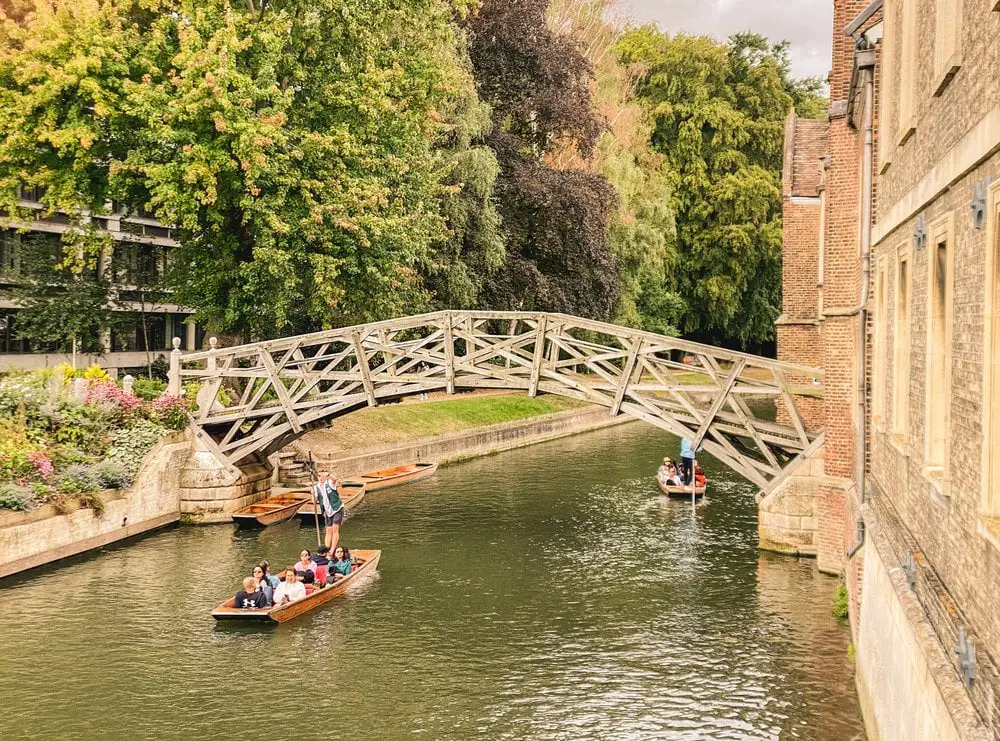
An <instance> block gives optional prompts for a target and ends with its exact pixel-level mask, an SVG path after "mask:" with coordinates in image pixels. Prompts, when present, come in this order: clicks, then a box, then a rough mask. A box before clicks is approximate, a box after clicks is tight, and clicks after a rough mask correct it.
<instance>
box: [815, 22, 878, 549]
mask: <svg viewBox="0 0 1000 741" xmlns="http://www.w3.org/2000/svg"><path fill="white" fill-rule="evenodd" d="M862 43H864V41H862ZM861 72H862V74H863V75H864V96H865V113H864V124H863V126H864V144H865V149H864V159H863V164H862V186H861V197H862V202H861V298H860V300H859V301H858V305H857V306H854V307H852V308H849V309H840V310H838V309H832V310H830V311H827V312H826V316H842V317H847V316H859V317H860V322H859V323H858V352H857V353H856V355H857V359H858V361H857V369H856V373H855V375H856V377H857V379H858V384H857V389H856V393H857V405H858V431H857V438H856V440H855V477H856V481H857V491H858V500H859V503H860V504H861V505H863V504H864V503H865V490H866V482H865V447H866V442H867V432H868V429H867V411H868V403H867V402H868V400H867V397H866V395H865V389H866V385H867V384H866V380H867V379H866V376H867V368H868V366H867V354H868V353H867V345H866V341H867V326H868V308H867V307H868V294H869V284H870V283H871V246H872V167H873V163H874V132H873V128H874V111H873V110H872V107H873V105H874V102H875V81H874V75H873V68H872V67H864V68H863V69H862V70H861ZM862 533H863V530H859V536H860V537H861V542H859V543H858V544H857V545H856V546H855V547H853V548H852V549H851V552H850V554H849V555H852V556H853V554H854V553H857V551H858V549H859V548H860V547H861V544H862V543H863V542H864V541H863V534H862Z"/></svg>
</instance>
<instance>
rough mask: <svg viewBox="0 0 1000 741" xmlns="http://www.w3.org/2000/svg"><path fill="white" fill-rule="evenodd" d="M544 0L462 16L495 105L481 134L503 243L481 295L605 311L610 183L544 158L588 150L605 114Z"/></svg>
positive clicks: (498, 0) (588, 73)
mask: <svg viewBox="0 0 1000 741" xmlns="http://www.w3.org/2000/svg"><path fill="white" fill-rule="evenodd" d="M548 7H549V0H484V2H483V3H482V4H481V6H480V7H479V8H478V9H477V10H476V11H475V12H474V13H473V14H472V15H471V17H470V19H469V22H468V23H467V26H466V27H467V28H468V29H469V31H470V33H471V48H470V52H471V58H472V64H473V68H474V70H475V77H476V84H477V87H478V90H479V95H480V97H481V98H482V99H483V100H484V101H485V102H487V103H489V104H490V106H492V109H493V128H492V131H491V133H490V134H489V136H488V138H487V142H488V143H489V145H490V147H491V148H492V149H493V150H494V151H495V152H496V155H497V159H498V162H499V165H500V175H499V178H498V179H497V185H496V196H497V202H498V208H499V212H500V216H501V218H502V220H503V236H504V239H505V241H506V247H507V260H506V263H505V264H504V267H503V269H502V270H499V271H496V272H495V273H494V274H493V275H492V276H491V277H490V278H489V280H488V281H487V282H486V291H485V295H486V296H487V301H488V302H489V303H490V304H491V305H492V306H494V307H496V308H504V309H526V310H543V311H562V312H566V313H571V314H579V315H583V316H589V317H596V318H601V319H610V318H612V317H613V316H614V314H615V310H616V307H617V304H618V294H619V290H620V285H619V266H618V260H617V258H616V256H615V254H614V252H613V251H612V249H611V247H610V244H609V240H608V234H609V226H610V221H611V215H612V211H613V207H614V203H615V191H614V189H613V188H612V187H611V185H610V184H609V183H608V181H607V180H606V179H605V178H604V177H602V176H601V175H600V174H597V173H593V172H588V171H586V170H584V169H580V168H575V169H574V168H566V167H559V166H556V165H554V164H553V163H552V162H551V161H550V159H549V156H550V155H551V154H552V153H553V152H556V151H560V150H563V149H565V148H571V149H573V150H575V151H579V152H580V153H581V155H582V156H583V157H590V156H591V155H592V153H593V150H594V146H595V144H596V142H597V139H598V137H599V135H600V133H601V131H602V130H603V128H604V122H603V121H602V120H601V118H600V116H598V115H597V114H596V112H595V110H594V107H593V104H592V98H591V83H592V79H593V71H592V69H591V66H590V63H589V62H588V60H587V58H586V57H585V56H584V54H583V53H582V50H581V48H580V45H579V43H578V41H577V40H576V39H575V38H574V37H573V35H572V34H570V33H565V32H559V31H556V30H553V29H552V28H550V26H549V25H548V23H547V18H546V13H547V10H548Z"/></svg>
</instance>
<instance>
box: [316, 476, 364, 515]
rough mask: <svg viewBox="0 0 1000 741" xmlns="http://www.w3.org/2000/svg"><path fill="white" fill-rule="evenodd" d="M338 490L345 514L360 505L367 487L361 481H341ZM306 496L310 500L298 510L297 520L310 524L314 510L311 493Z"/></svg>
mask: <svg viewBox="0 0 1000 741" xmlns="http://www.w3.org/2000/svg"><path fill="white" fill-rule="evenodd" d="M338 488H339V493H340V501H342V502H343V503H344V512H345V513H347V512H350V511H351V510H352V509H354V508H355V507H357V506H358V505H359V504H361V500H362V499H364V498H365V491H366V490H367V488H368V487H367V485H366V484H365V483H364V482H362V481H341V482H340V486H339V487H338ZM307 496H309V497H310V499H309V501H308V502H306V503H305V504H304V505H303V506H302V509H300V510H299V519H300V520H308V521H309V522H312V521H313V519H314V518H313V515H314V514H315V512H316V510H315V509H314V508H313V502H312V493H311V492H307ZM320 514H322V510H320Z"/></svg>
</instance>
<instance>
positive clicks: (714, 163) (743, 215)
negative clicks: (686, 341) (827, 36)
mask: <svg viewBox="0 0 1000 741" xmlns="http://www.w3.org/2000/svg"><path fill="white" fill-rule="evenodd" d="M618 51H619V54H620V56H621V59H622V60H623V62H625V63H626V64H629V65H631V66H632V68H633V69H634V70H635V71H636V73H637V74H638V75H639V80H640V82H639V88H638V92H639V95H640V98H641V99H642V100H643V101H644V102H645V103H646V104H647V106H648V107H649V110H650V112H651V114H652V115H653V117H654V129H653V133H652V142H653V145H654V146H655V147H656V149H657V150H658V151H660V152H662V153H663V154H664V155H665V156H666V158H667V160H668V162H669V163H670V167H671V169H672V170H673V171H675V172H676V173H677V176H678V180H677V187H676V191H675V201H674V202H675V205H676V209H677V255H678V268H677V276H676V286H677V292H678V293H679V294H680V296H681V297H682V298H683V300H684V303H685V307H684V311H683V321H682V327H681V329H682V330H683V331H684V332H685V333H689V334H697V335H699V336H702V337H706V338H709V339H713V340H732V341H736V342H738V343H740V344H744V345H746V344H750V343H754V342H761V341H767V340H769V339H771V338H773V336H774V320H775V318H776V317H777V315H778V307H779V304H780V289H781V262H780V260H781V188H780V180H781V160H782V153H783V130H784V120H785V116H786V115H787V113H788V111H789V109H790V108H791V107H792V106H793V104H796V103H798V104H799V105H800V106H801V107H802V109H803V110H804V111H805V112H806V113H807V114H813V115H814V114H815V113H816V110H817V109H818V107H819V106H818V103H817V101H818V96H817V94H816V90H815V86H814V85H813V83H811V82H804V83H803V82H800V81H795V80H793V79H791V77H790V73H789V65H788V58H787V45H786V44H777V45H772V44H769V43H768V42H767V41H766V40H765V39H764V38H762V37H760V36H758V35H756V34H737V35H734V36H733V37H731V38H730V39H729V42H728V43H720V42H717V41H715V40H713V39H710V38H706V37H693V36H685V35H677V36H669V35H667V34H664V33H662V32H661V31H659V30H658V29H656V28H653V27H645V28H641V29H637V30H635V31H633V32H631V33H629V34H627V35H626V36H625V37H624V38H623V39H622V40H621V41H620V42H619V44H618Z"/></svg>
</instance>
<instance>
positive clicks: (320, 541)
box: [309, 450, 323, 548]
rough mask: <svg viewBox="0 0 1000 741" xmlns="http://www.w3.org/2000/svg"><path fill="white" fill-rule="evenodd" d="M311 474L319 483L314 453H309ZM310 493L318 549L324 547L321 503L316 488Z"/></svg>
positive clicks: (311, 488) (311, 489)
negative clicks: (320, 520)
mask: <svg viewBox="0 0 1000 741" xmlns="http://www.w3.org/2000/svg"><path fill="white" fill-rule="evenodd" d="M309 473H311V474H312V478H313V481H314V482H315V483H316V484H318V483H319V472H318V471H317V470H316V461H314V460H313V454H312V451H311V450H310V451H309ZM309 493H310V494H312V500H313V519H314V520H315V521H316V547H317V548H318V547H319V546H321V545H323V536H322V534H320V531H319V502H318V501H316V486H315V484H314V485H313V486H310V487H309Z"/></svg>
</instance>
